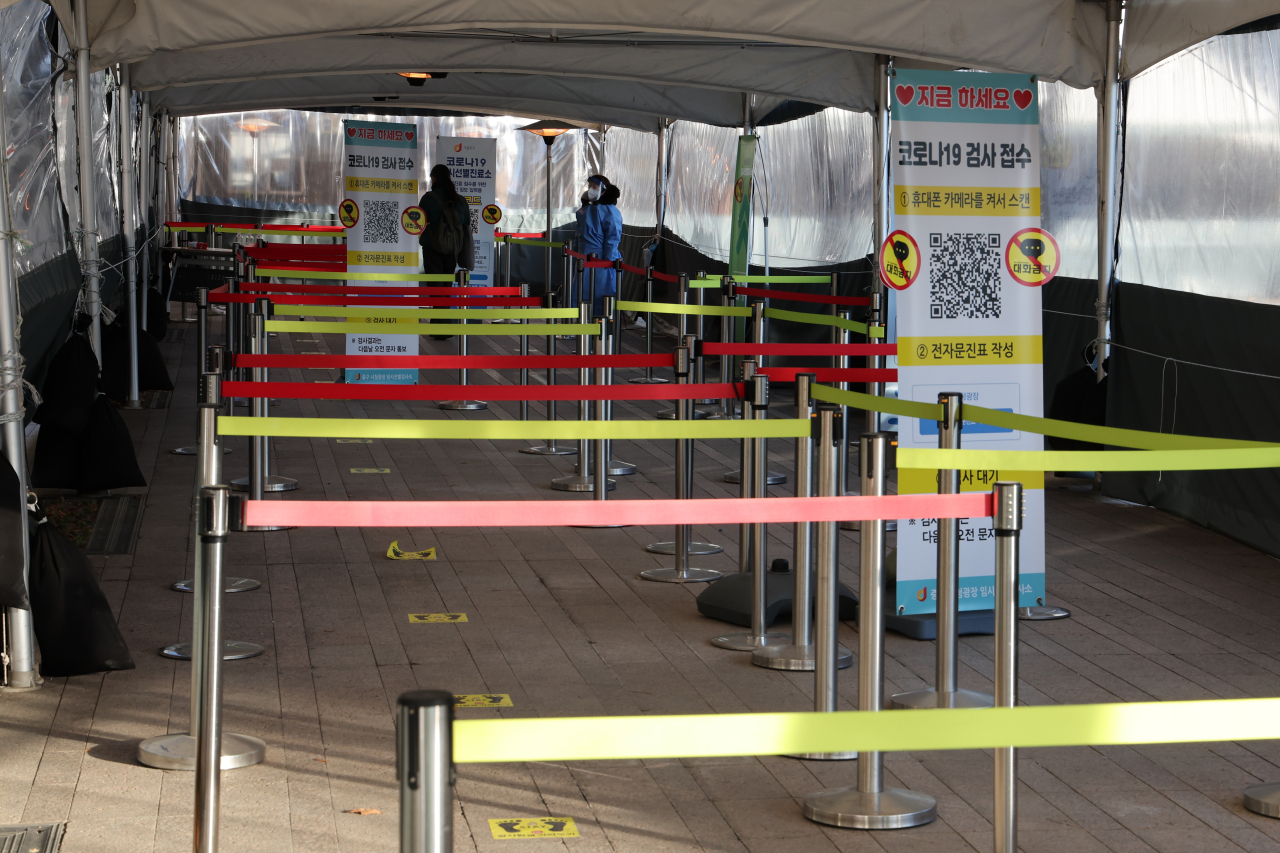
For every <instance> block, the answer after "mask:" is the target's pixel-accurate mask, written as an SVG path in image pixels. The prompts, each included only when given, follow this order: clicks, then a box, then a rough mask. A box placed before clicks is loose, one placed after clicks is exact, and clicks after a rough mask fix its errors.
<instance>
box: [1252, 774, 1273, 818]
mask: <svg viewBox="0 0 1280 853" xmlns="http://www.w3.org/2000/svg"><path fill="white" fill-rule="evenodd" d="M1244 807H1245V808H1246V809H1248V810H1249V811H1251V812H1254V813H1256V814H1260V815H1262V816H1264V817H1280V782H1263V783H1262V784H1260V785H1250V786H1249V787H1247V788H1245V789H1244Z"/></svg>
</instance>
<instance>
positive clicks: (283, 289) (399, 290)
mask: <svg viewBox="0 0 1280 853" xmlns="http://www.w3.org/2000/svg"><path fill="white" fill-rule="evenodd" d="M237 286H238V288H239V289H240V291H241V292H245V293H248V292H253V293H339V294H341V293H345V294H350V295H351V296H368V295H369V294H373V295H375V296H450V295H452V296H454V297H457V293H458V288H456V287H377V286H376V285H374V286H364V285H355V286H352V287H343V286H342V285H340V284H278V283H271V282H265V281H263V282H259V281H241V282H237ZM466 292H467V293H468V294H474V295H479V296H519V295H520V288H518V287H472V286H470V285H468V286H467V289H466ZM467 298H470V297H467Z"/></svg>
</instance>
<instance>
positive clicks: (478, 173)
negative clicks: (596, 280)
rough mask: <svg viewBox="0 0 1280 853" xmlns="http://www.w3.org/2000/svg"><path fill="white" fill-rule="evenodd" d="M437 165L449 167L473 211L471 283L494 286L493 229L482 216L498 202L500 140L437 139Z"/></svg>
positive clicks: (452, 137) (456, 185) (444, 137)
mask: <svg viewBox="0 0 1280 853" xmlns="http://www.w3.org/2000/svg"><path fill="white" fill-rule="evenodd" d="M436 162H437V163H443V164H444V165H445V166H446V167H448V169H449V175H450V176H451V177H452V178H453V185H454V186H455V187H456V188H457V190H458V192H459V193H460V194H461V195H462V197H463V198H465V199H466V200H467V204H468V205H469V206H470V207H471V237H472V239H474V240H475V243H476V267H475V269H473V270H472V271H471V280H472V281H473V282H474V283H476V284H478V285H486V286H487V285H492V284H494V281H493V226H492V225H486V224H485V222H484V220H483V219H481V218H480V213H481V211H483V210H484V208H485V207H486V206H488V205H490V204H497V201H498V192H497V183H498V182H497V180H496V179H495V178H494V174H495V173H496V170H497V163H498V140H496V139H489V138H479V139H478V138H472V137H456V136H437V137H436ZM547 239H550V238H547Z"/></svg>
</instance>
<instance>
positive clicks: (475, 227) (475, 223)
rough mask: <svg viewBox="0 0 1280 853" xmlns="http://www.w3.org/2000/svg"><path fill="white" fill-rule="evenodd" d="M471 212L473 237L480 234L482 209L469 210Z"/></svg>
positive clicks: (473, 208)
mask: <svg viewBox="0 0 1280 853" xmlns="http://www.w3.org/2000/svg"><path fill="white" fill-rule="evenodd" d="M468 209H469V210H470V211H471V233H472V235H475V234H479V233H480V208H478V207H472V208H468Z"/></svg>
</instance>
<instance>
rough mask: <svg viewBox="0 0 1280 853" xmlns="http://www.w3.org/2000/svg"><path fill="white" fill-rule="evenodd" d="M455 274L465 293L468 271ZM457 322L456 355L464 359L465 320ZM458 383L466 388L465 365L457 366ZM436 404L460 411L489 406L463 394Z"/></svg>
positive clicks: (465, 348) (460, 290)
mask: <svg viewBox="0 0 1280 853" xmlns="http://www.w3.org/2000/svg"><path fill="white" fill-rule="evenodd" d="M456 275H457V286H458V288H459V292H460V293H463V294H465V293H466V290H465V289H464V288H466V287H467V286H468V284H469V283H470V273H469V272H468V271H467V270H458V271H457V273H456ZM458 322H459V324H461V325H462V327H463V328H462V329H460V330H459V333H458V355H459V356H461V357H462V358H464V359H465V358H466V357H467V334H466V325H467V321H466V320H459V321H458ZM464 363H465V362H464ZM458 384H459V385H460V386H462V390H463V391H465V390H466V389H467V369H466V368H465V367H460V368H458ZM437 405H438V406H439V407H440V408H442V409H448V410H450V411H461V412H474V411H478V410H480V409H487V408H489V404H488V403H484V402H481V401H480V400H468V399H466V395H465V394H464V395H463V397H462V399H459V400H441V401H440V402H439V403H438V404H437Z"/></svg>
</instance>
